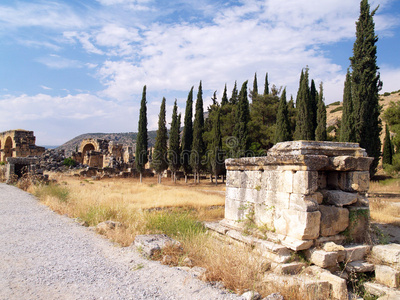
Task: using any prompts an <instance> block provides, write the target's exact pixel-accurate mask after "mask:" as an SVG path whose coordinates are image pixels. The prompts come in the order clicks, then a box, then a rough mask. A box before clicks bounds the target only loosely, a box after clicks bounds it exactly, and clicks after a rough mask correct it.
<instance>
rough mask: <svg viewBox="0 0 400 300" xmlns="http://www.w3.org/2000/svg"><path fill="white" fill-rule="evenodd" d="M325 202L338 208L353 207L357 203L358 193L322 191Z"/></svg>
mask: <svg viewBox="0 0 400 300" xmlns="http://www.w3.org/2000/svg"><path fill="white" fill-rule="evenodd" d="M321 193H322V195H323V196H324V202H325V203H327V204H332V205H335V206H337V207H343V206H345V205H351V204H353V203H356V202H357V193H347V192H343V191H339V190H322V191H321Z"/></svg>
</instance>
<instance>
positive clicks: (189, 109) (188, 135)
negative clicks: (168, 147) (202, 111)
mask: <svg viewBox="0 0 400 300" xmlns="http://www.w3.org/2000/svg"><path fill="white" fill-rule="evenodd" d="M192 116H193V87H192V88H191V89H190V92H189V94H188V98H187V100H186V109H185V120H184V124H183V126H184V127H183V134H182V152H181V165H182V168H183V171H184V173H185V182H187V175H188V173H190V171H191V168H190V163H189V160H190V159H189V158H190V153H191V151H192V143H193V121H192Z"/></svg>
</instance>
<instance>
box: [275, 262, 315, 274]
mask: <svg viewBox="0 0 400 300" xmlns="http://www.w3.org/2000/svg"><path fill="white" fill-rule="evenodd" d="M306 266H307V264H306V263H302V262H292V263H287V264H278V265H277V266H276V267H275V268H274V273H276V274H285V275H296V274H299V273H300V272H301V271H303V270H304V269H305V267H306Z"/></svg>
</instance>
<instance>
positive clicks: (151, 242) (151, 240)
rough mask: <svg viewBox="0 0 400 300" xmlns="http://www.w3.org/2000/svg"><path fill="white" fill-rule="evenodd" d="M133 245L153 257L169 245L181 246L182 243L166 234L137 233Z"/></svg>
mask: <svg viewBox="0 0 400 300" xmlns="http://www.w3.org/2000/svg"><path fill="white" fill-rule="evenodd" d="M133 245H134V246H135V247H136V248H139V249H140V250H141V251H142V252H143V254H144V255H146V256H148V257H151V256H153V255H154V254H155V253H156V252H157V251H160V250H161V249H162V248H164V247H166V246H168V245H173V246H180V243H179V242H178V241H175V240H173V239H171V238H170V237H169V236H167V235H166V234H145V235H137V236H136V237H135V241H134V242H133Z"/></svg>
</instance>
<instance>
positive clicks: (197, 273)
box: [190, 266, 207, 279]
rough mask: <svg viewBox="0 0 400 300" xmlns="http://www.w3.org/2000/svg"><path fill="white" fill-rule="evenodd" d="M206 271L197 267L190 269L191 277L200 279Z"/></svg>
mask: <svg viewBox="0 0 400 300" xmlns="http://www.w3.org/2000/svg"><path fill="white" fill-rule="evenodd" d="M206 271H207V270H206V269H205V268H202V267H198V266H196V267H193V268H191V269H190V272H191V273H192V274H193V276H195V277H198V278H200V279H202V278H203V277H204V276H205V273H206Z"/></svg>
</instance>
